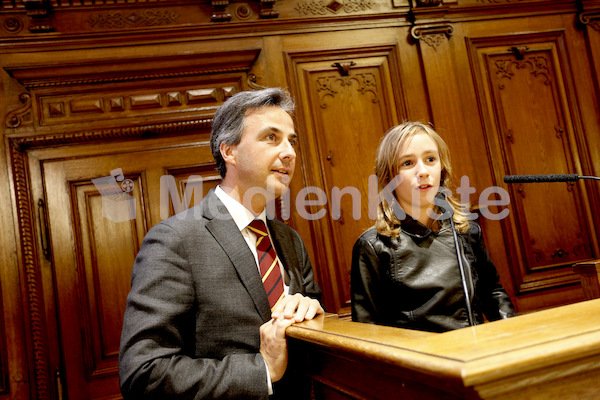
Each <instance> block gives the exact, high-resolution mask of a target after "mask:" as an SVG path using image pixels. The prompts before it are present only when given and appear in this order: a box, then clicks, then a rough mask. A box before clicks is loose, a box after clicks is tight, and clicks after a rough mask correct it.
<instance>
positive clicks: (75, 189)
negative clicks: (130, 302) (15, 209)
mask: <svg viewBox="0 0 600 400" xmlns="http://www.w3.org/2000/svg"><path fill="white" fill-rule="evenodd" d="M194 136H196V137H195V140H190V139H187V140H186V142H182V141H181V139H179V140H178V141H177V142H176V141H174V140H139V141H136V142H129V143H113V144H106V145H98V146H92V147H85V146H79V147H78V148H70V149H69V148H67V149H54V150H43V151H38V152H33V153H32V157H31V158H30V159H31V163H30V165H32V167H34V166H35V167H38V168H40V169H41V174H42V176H43V177H44V182H43V191H44V194H45V199H46V205H47V211H46V213H47V219H48V231H49V241H50V252H51V254H52V274H51V276H48V277H47V279H48V280H49V279H52V281H53V282H44V286H45V287H46V286H53V287H54V290H53V292H54V293H55V297H56V300H55V301H56V302H55V306H54V307H55V308H56V310H53V311H52V314H55V315H56V321H57V325H58V329H57V332H58V337H57V338H50V339H49V343H50V345H51V346H52V344H53V343H56V344H57V345H59V346H60V349H61V352H60V353H61V354H60V360H61V363H62V367H60V368H59V370H60V371H62V375H63V378H64V380H63V381H62V386H63V391H64V392H65V394H66V396H67V398H69V399H100V398H102V399H118V398H120V390H119V382H118V352H119V341H120V335H121V327H122V321H123V315H124V310H125V304H126V297H127V294H128V292H129V288H130V279H131V268H132V265H133V262H134V259H135V256H136V254H137V252H138V250H139V247H140V244H141V242H142V239H143V237H144V235H145V234H146V232H147V231H148V229H149V228H150V227H151V226H152V225H154V224H156V223H157V222H159V221H160V220H162V219H163V218H165V217H166V216H168V215H172V214H173V210H174V209H178V208H180V207H181V203H187V204H190V203H191V204H197V203H198V202H199V201H200V200H201V198H202V197H203V196H204V195H205V194H206V192H208V190H209V189H210V188H212V187H215V186H216V184H218V182H219V181H220V176H219V174H218V173H217V172H216V171H215V169H214V163H213V159H212V155H211V152H210V147H209V144H208V141H207V137H198V136H197V135H194ZM111 171H112V172H113V174H114V176H113V175H111ZM121 171H122V176H119V174H118V172H121ZM190 175H193V176H195V178H194V180H195V183H196V186H194V187H195V189H196V190H198V189H199V188H200V186H199V185H197V184H198V183H199V182H202V192H201V193H200V192H199V191H194V192H190V191H188V193H187V199H183V197H184V196H183V195H184V193H186V190H185V188H186V183H187V180H188V177H189V176H190ZM161 177H162V179H161ZM166 177H172V178H166ZM99 178H100V179H104V183H106V182H107V180H108V182H110V181H111V180H112V181H113V183H114V184H115V185H117V186H113V188H116V189H117V193H112V194H107V193H106V190H105V189H106V186H105V187H104V189H100V191H99V188H102V186H101V185H99V182H100V181H97V179H99ZM168 179H170V180H171V181H172V182H173V183H175V187H176V188H177V192H178V193H177V196H178V198H176V199H173V196H174V195H175V194H172V193H169V190H168V185H166V183H167V180H168ZM100 183H101V182H100ZM119 190H121V192H120V193H119ZM191 194H193V196H192V197H191V196H190V195H191ZM182 199H183V200H182ZM187 204H186V205H187ZM51 304H54V303H52V302H51Z"/></svg>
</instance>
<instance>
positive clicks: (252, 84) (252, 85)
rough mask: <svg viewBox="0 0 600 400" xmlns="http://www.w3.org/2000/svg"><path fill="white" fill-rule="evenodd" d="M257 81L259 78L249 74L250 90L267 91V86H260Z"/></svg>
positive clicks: (247, 81)
mask: <svg viewBox="0 0 600 400" xmlns="http://www.w3.org/2000/svg"><path fill="white" fill-rule="evenodd" d="M257 81H258V77H257V76H256V75H254V74H248V78H247V79H246V83H247V84H248V86H250V88H252V89H255V90H261V89H266V86H261V85H259V84H258V83H256V82H257Z"/></svg>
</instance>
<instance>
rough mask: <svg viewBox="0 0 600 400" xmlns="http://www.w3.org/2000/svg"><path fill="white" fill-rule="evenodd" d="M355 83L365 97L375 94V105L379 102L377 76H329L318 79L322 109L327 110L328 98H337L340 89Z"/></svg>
mask: <svg viewBox="0 0 600 400" xmlns="http://www.w3.org/2000/svg"><path fill="white" fill-rule="evenodd" d="M353 83H357V85H356V90H357V91H358V92H360V93H361V94H363V95H364V94H365V93H367V92H370V93H371V94H373V100H372V101H373V103H377V102H378V101H379V100H378V94H377V83H376V79H375V75H373V74H372V73H366V74H354V75H352V76H344V75H342V77H339V76H327V77H322V78H317V85H318V88H317V92H318V93H319V99H320V104H321V108H327V103H326V102H325V98H326V97H335V96H336V95H337V94H338V93H339V87H341V86H351V85H352V84H353Z"/></svg>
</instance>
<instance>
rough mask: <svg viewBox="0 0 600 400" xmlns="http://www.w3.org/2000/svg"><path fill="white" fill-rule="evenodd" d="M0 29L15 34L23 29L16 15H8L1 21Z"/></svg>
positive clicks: (21, 22)
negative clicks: (0, 26)
mask: <svg viewBox="0 0 600 400" xmlns="http://www.w3.org/2000/svg"><path fill="white" fill-rule="evenodd" d="M2 29H3V30H4V31H5V32H7V33H10V34H17V33H19V32H21V30H22V29H23V21H21V19H20V18H18V17H8V18H6V19H5V20H4V21H3V22H2Z"/></svg>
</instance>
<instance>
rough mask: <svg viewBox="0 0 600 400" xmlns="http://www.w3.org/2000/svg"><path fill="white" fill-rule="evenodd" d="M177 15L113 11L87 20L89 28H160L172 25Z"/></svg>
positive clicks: (170, 12) (148, 11)
mask: <svg viewBox="0 0 600 400" xmlns="http://www.w3.org/2000/svg"><path fill="white" fill-rule="evenodd" d="M177 19H179V14H177V13H176V12H175V11H173V10H143V11H135V10H131V11H126V12H122V11H115V12H110V13H106V14H96V15H93V16H92V17H91V18H90V19H89V25H90V28H96V29H122V28H135V27H141V26H160V25H169V24H173V23H175V22H176V21H177Z"/></svg>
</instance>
